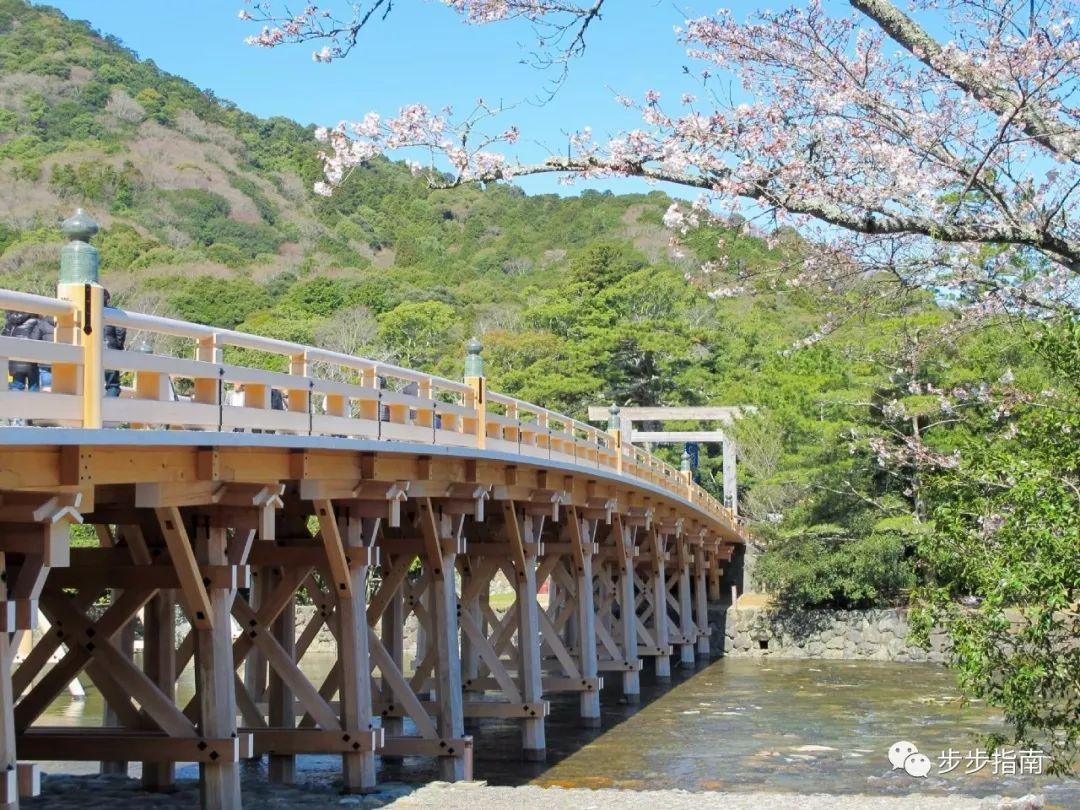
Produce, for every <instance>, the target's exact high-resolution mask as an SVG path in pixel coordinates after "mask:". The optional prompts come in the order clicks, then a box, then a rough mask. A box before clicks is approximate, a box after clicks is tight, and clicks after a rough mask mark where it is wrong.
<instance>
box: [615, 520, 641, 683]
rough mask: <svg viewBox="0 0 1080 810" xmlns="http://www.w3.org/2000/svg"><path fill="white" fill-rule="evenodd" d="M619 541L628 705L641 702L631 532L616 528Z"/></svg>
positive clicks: (619, 527)
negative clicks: (620, 547) (620, 545)
mask: <svg viewBox="0 0 1080 810" xmlns="http://www.w3.org/2000/svg"><path fill="white" fill-rule="evenodd" d="M617 528H618V530H619V537H618V541H619V542H620V543H622V545H623V552H622V571H621V572H620V574H619V588H620V599H619V611H620V616H621V621H620V622H619V624H620V627H621V629H622V642H623V655H624V656H625V657H626V663H627V669H626V671H625V672H623V696H624V697H625V698H626V702H627V703H639V702H640V701H641V674H640V672H639V670H638V651H637V650H638V644H637V640H638V633H637V608H636V605H637V602H636V600H635V598H634V530H633V529H632V528H630V527H624V526H623V524H622V521H619V523H618V526H617Z"/></svg>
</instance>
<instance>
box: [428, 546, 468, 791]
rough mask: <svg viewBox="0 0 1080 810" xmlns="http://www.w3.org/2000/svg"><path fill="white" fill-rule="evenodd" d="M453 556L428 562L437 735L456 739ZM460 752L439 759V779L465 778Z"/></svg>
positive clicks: (461, 724)
mask: <svg viewBox="0 0 1080 810" xmlns="http://www.w3.org/2000/svg"><path fill="white" fill-rule="evenodd" d="M454 556H455V555H454V554H446V553H442V554H440V555H439V557H438V559H435V560H431V559H429V561H428V565H429V567H431V591H430V593H431V596H432V599H431V601H430V602H429V606H428V608H429V610H430V612H431V617H432V625H433V627H432V629H431V635H432V642H433V643H434V645H435V685H436V686H435V688H436V690H437V692H438V701H439V704H438V705H439V708H438V712H437V714H436V720H437V725H438V729H439V735H440V736H441V737H442V738H443V739H446V740H459V739H461V738H462V737H464V735H465V721H464V708H463V706H462V700H461V658H460V652H459V650H458V623H457V594H456V593H455V590H454ZM463 754H464V752H463V751H454V752H453V754H452V755H449V754H448V755H447V756H443V757H440V758H439V777H440V778H441V779H444V780H446V781H449V782H456V781H459V780H461V779H464V778H465V758H464V756H463Z"/></svg>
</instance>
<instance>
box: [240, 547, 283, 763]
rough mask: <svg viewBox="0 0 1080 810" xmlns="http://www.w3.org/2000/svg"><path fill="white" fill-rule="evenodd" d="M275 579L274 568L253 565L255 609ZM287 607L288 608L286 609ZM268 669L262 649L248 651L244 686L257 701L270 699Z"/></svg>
mask: <svg viewBox="0 0 1080 810" xmlns="http://www.w3.org/2000/svg"><path fill="white" fill-rule="evenodd" d="M275 579H276V577H275V576H274V572H273V570H272V569H270V568H255V567H252V569H251V588H250V591H249V594H248V604H249V605H251V607H252V609H253V610H255V611H258V609H259V606H260V605H261V604H262V601H263V594H268V593H270V589H271V588H272V587H273V584H274V581H275ZM287 609H288V608H286V610H287ZM271 630H272V632H274V633H275V635H276V633H277V622H275V623H274V626H273V627H272V628H271ZM279 640H280V639H279ZM268 670H269V666H268V665H267V662H266V657H265V656H264V655H263V654H262V651H261V650H259V649H258V648H257V647H256V648H254V649H252V650H251V651H250V652H248V654H247V657H246V658H245V659H244V687H245V688H246V689H247V690H248V693H249V694H250V695H251V697H252V699H253V700H255V701H256V702H258V701H261V700H265V699H268V697H269V694H268V691H267V687H268V683H269V678H270V676H271V675H272V673H270V672H268ZM271 725H273V723H271ZM271 759H272V757H271ZM271 781H275V780H274V778H273V776H271Z"/></svg>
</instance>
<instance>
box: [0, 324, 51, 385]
mask: <svg viewBox="0 0 1080 810" xmlns="http://www.w3.org/2000/svg"><path fill="white" fill-rule="evenodd" d="M0 334H3V336H4V337H15V338H24V339H29V340H45V337H46V334H47V332H46V327H45V320H44V319H43V318H41V317H39V316H37V315H34V314H32V313H29V312H8V313H7V315H6V317H5V318H4V328H3V331H2V333H0ZM8 374H9V375H10V376H11V382H10V383H8V389H9V390H11V391H38V390H40V388H41V370H40V369H39V368H38V364H37V363H29V362H27V361H25V360H11V361H9V362H8Z"/></svg>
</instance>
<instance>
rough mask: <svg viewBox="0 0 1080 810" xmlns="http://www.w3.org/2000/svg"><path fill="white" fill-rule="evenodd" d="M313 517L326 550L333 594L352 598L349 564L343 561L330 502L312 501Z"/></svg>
mask: <svg viewBox="0 0 1080 810" xmlns="http://www.w3.org/2000/svg"><path fill="white" fill-rule="evenodd" d="M313 503H314V506H315V516H316V517H317V518H318V520H319V533H320V534H321V535H322V540H323V547H324V548H325V549H326V563H327V565H328V566H329V569H330V577H331V579H332V581H333V586H334V593H336V594H339V595H340V596H345V597H349V598H351V597H352V595H353V594H352V578H351V577H350V575H349V563H348V560H346V559H345V545H344V543H343V542H342V540H341V531H340V530H339V529H338V524H337V519H336V518H335V517H334V504H333V502H332V501H329V500H325V499H320V500H317V501H314V502H313Z"/></svg>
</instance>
